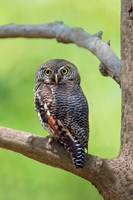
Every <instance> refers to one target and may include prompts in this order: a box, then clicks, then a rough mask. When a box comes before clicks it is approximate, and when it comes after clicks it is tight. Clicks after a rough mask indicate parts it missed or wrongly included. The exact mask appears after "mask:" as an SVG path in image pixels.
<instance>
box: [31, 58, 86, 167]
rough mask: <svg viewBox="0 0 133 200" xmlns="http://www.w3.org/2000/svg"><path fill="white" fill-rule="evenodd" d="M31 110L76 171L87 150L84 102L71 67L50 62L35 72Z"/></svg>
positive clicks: (61, 62)
mask: <svg viewBox="0 0 133 200" xmlns="http://www.w3.org/2000/svg"><path fill="white" fill-rule="evenodd" d="M35 81H36V84H35V88H34V99H35V109H36V111H37V113H38V116H39V118H40V121H41V124H42V126H43V127H44V128H45V129H46V130H47V131H48V132H49V133H50V134H51V135H52V136H53V137H56V138H57V139H58V140H59V141H60V143H61V144H63V146H64V148H65V149H66V150H67V151H68V152H70V155H71V157H72V160H73V163H74V165H75V167H76V168H82V167H83V166H84V162H85V149H87V148H88V134H89V124H88V103H87V100H86V97H85V96H84V94H83V91H82V89H81V87H80V75H79V73H78V70H77V68H76V66H75V65H74V64H72V63H71V62H68V61H66V60H63V59H53V60H49V61H47V62H46V63H44V64H42V65H41V67H40V68H39V69H38V70H37V72H36V78H35Z"/></svg>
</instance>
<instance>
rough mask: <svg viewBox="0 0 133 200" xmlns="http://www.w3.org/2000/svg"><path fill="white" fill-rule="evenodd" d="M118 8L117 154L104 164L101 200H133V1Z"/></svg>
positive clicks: (127, 1)
mask: <svg viewBox="0 0 133 200" xmlns="http://www.w3.org/2000/svg"><path fill="white" fill-rule="evenodd" d="M121 5H122V8H121V55H122V73H121V88H122V128H121V151H120V155H119V157H118V159H113V160H111V161H108V163H107V170H106V171H105V174H106V173H107V174H108V176H110V178H109V177H108V178H107V179H106V180H104V181H105V183H104V189H103V191H102V195H103V196H104V199H105V200H133V1H132V0H122V4H121Z"/></svg>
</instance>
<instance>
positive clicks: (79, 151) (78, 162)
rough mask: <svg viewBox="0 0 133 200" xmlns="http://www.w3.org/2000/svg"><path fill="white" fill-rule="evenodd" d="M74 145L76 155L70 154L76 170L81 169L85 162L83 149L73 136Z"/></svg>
mask: <svg viewBox="0 0 133 200" xmlns="http://www.w3.org/2000/svg"><path fill="white" fill-rule="evenodd" d="M74 143H75V146H76V154H75V152H71V153H72V159H73V162H74V165H75V167H76V168H83V166H84V162H85V152H84V148H83V147H82V146H81V145H80V143H79V141H78V139H77V138H76V137H75V136H74Z"/></svg>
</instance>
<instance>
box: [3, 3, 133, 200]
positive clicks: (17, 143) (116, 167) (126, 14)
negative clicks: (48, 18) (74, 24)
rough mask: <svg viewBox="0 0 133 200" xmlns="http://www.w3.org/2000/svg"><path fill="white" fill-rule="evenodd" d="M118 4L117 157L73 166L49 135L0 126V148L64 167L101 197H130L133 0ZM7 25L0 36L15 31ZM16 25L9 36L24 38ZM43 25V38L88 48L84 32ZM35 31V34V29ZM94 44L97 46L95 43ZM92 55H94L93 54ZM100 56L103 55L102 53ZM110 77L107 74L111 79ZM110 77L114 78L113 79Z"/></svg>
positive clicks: (117, 199) (131, 199) (107, 199)
mask: <svg viewBox="0 0 133 200" xmlns="http://www.w3.org/2000/svg"><path fill="white" fill-rule="evenodd" d="M121 5H122V9H121V12H122V15H121V16H122V18H121V35H122V36H121V48H122V70H121V88H122V127H121V149H120V153H119V156H118V158H113V159H102V158H99V157H95V156H92V155H88V154H86V163H85V166H84V168H83V169H75V167H74V166H73V165H72V163H71V159H70V158H69V156H68V153H67V152H66V151H65V150H64V149H63V147H62V146H61V144H59V143H58V142H55V141H53V142H51V143H49V138H44V137H39V136H36V135H33V134H31V133H25V132H22V131H17V130H13V129H8V128H4V127H0V147H1V148H5V149H9V150H12V151H15V152H18V153H21V154H23V155H25V156H27V157H29V158H32V159H35V160H37V161H39V162H42V163H45V164H47V165H51V166H53V167H58V168H61V169H64V170H66V171H69V172H71V173H73V174H76V175H78V176H80V177H82V178H84V179H86V180H88V181H91V183H92V184H94V185H95V187H96V188H97V189H98V191H99V193H100V194H101V195H102V196H103V198H104V199H105V200H133V1H132V0H122V4H121ZM54 25H55V24H54ZM56 25H58V24H56ZM59 25H60V24H59ZM8 26H9V25H7V26H6V27H4V29H3V27H0V35H1V34H2V32H1V30H2V29H3V30H4V31H5V30H6V31H7V30H8V31H11V33H12V34H13V30H14V31H15V30H16V29H15V27H14V25H13V26H12V27H8ZM20 27H21V26H20ZM20 27H17V28H18V29H19V31H20V33H19V31H17V34H16V36H15V35H14V36H13V37H21V36H22V35H21V33H22V32H23V34H24V35H23V37H26V35H27V37H29V35H28V32H25V31H24V29H23V28H22V27H21V28H22V29H23V30H21V28H20ZM6 28H7V29H6ZM30 28H31V27H30ZM32 28H33V27H32ZM45 28H46V27H45ZM47 28H49V29H50V32H47V34H50V36H49V37H48V35H47V38H58V40H59V41H61V42H67V43H70V42H73V43H75V44H77V45H78V46H80V47H83V48H88V46H87V44H85V43H84V42H85V41H86V42H89V41H88V40H87V38H88V37H90V36H89V35H87V33H86V32H84V31H83V30H82V29H71V28H70V27H69V28H68V27H65V28H66V29H63V28H62V29H61V30H66V31H68V30H69V31H70V32H69V31H68V32H67V33H72V35H71V36H68V35H67V34H66V33H64V32H63V33H62V31H61V32H60V36H62V37H61V38H60V37H59V35H58V36H57V35H56V34H55V33H57V30H54V28H53V27H52V28H53V29H51V25H50V27H47ZM67 28H68V30H67ZM12 29H13V30H12ZM39 30H40V27H39ZM51 30H52V32H51ZM21 31H22V32H21ZM45 31H46V30H45ZM45 31H44V32H45ZM29 32H30V30H29ZM30 33H31V32H30ZM3 34H4V32H3ZM12 34H9V33H7V35H6V37H8V36H11V35H12ZM36 34H39V32H38V33H36ZM51 34H53V35H51ZM62 34H64V35H62ZM1 37H2V36H1ZM70 37H72V38H70ZM82 37H83V38H82ZM94 37H98V38H99V36H98V35H95V36H94ZM3 38H4V35H3ZM45 38H46V36H45ZM68 38H69V39H68ZM95 39H96V38H95ZM84 40H85V41H84ZM96 40H100V39H96ZM95 47H97V45H96V46H95ZM89 48H90V47H89ZM107 49H108V48H107ZM101 52H102V53H103V52H104V51H103V49H101ZM99 53H100V51H99ZM95 55H96V56H97V57H98V55H97V54H95ZM101 55H102V56H103V55H104V54H101ZM102 56H101V57H102ZM106 59H107V57H106ZM109 59H110V57H109ZM104 64H105V63H104V62H103V63H102V66H101V68H102V67H103V69H104ZM114 65H115V62H114ZM110 66H111V65H106V64H105V69H106V70H105V71H108V69H109V71H110V69H113V70H112V73H113V76H115V75H116V73H117V72H118V71H117V70H118V68H111V67H110ZM106 67H107V68H106ZM119 70H120V65H119ZM105 74H106V73H105ZM110 76H111V75H110ZM113 76H111V77H112V78H113ZM114 79H115V80H116V78H114ZM116 81H117V80H116ZM117 82H118V81H117ZM119 83H120V71H119Z"/></svg>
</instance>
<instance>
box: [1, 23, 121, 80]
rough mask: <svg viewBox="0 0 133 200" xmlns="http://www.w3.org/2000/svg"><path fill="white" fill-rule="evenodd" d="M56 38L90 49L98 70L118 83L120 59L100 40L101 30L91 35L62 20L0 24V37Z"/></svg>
mask: <svg viewBox="0 0 133 200" xmlns="http://www.w3.org/2000/svg"><path fill="white" fill-rule="evenodd" d="M15 37H24V38H47V39H52V38H56V39H57V41H58V42H62V43H66V44H68V43H74V44H76V45H77V46H79V47H82V48H85V49H87V50H89V51H91V52H92V53H93V54H94V55H95V56H96V57H97V58H98V59H99V60H100V62H101V65H100V71H101V72H102V74H103V75H105V76H110V77H112V78H113V79H114V80H115V81H116V82H117V83H119V84H120V68H121V67H120V65H121V61H120V59H119V58H118V57H117V56H116V54H115V53H114V52H113V50H112V49H111V48H110V46H109V44H108V42H104V41H102V40H101V37H102V32H98V33H96V34H95V35H91V34H89V33H87V32H86V31H84V30H83V29H82V28H73V27H69V26H67V25H65V24H63V23H62V22H53V23H48V24H36V25H33V24H21V25H19V24H7V25H3V26H0V38H15Z"/></svg>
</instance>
